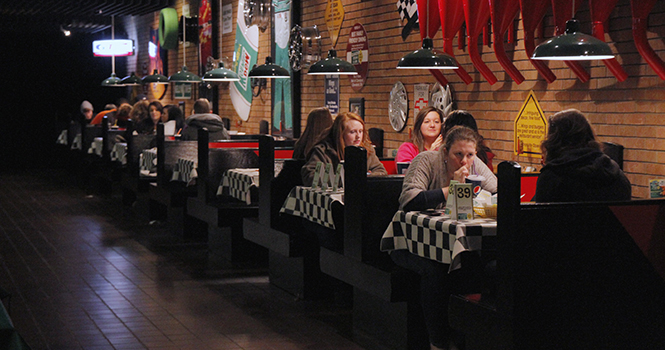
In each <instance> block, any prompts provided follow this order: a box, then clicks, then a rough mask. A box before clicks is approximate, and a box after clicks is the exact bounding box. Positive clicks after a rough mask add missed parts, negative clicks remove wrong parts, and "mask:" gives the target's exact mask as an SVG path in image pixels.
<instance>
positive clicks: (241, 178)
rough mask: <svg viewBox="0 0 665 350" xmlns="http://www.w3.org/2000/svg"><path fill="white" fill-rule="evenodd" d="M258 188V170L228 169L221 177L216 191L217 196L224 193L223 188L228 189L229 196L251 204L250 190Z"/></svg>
mask: <svg viewBox="0 0 665 350" xmlns="http://www.w3.org/2000/svg"><path fill="white" fill-rule="evenodd" d="M258 186H259V169H258V168H237V169H229V170H227V171H226V172H225V173H224V176H223V177H222V183H221V185H219V188H218V189H217V195H218V196H219V195H221V194H223V193H224V187H228V188H229V195H230V196H231V197H233V198H235V199H238V200H241V201H244V202H245V203H247V204H252V196H251V191H250V189H251V188H252V187H258Z"/></svg>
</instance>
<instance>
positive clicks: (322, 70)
mask: <svg viewBox="0 0 665 350" xmlns="http://www.w3.org/2000/svg"><path fill="white" fill-rule="evenodd" d="M342 11H343V9H342ZM342 18H344V15H343V14H342ZM339 26H340V27H341V26H342V21H341V20H340V23H339ZM328 33H330V29H329V30H328ZM337 34H339V32H338V33H337ZM338 37H339V36H336V37H335V38H334V39H333V38H332V36H331V39H332V48H331V49H330V50H329V51H328V57H326V58H325V59H322V60H320V61H318V62H316V63H314V64H313V65H311V66H310V67H309V71H308V72H307V74H309V75H356V74H358V71H357V70H356V67H354V66H353V65H352V64H351V63H349V62H348V61H345V60H343V59H339V58H337V51H335V45H337V38H338Z"/></svg>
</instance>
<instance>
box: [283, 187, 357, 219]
mask: <svg viewBox="0 0 665 350" xmlns="http://www.w3.org/2000/svg"><path fill="white" fill-rule="evenodd" d="M343 194H344V192H343V191H338V192H332V191H323V190H320V189H312V188H311V187H302V186H296V187H294V188H293V189H292V190H291V193H289V196H288V197H287V198H286V201H284V205H282V209H280V211H279V212H280V213H285V214H290V215H295V216H300V217H303V218H305V219H307V220H309V221H311V222H314V223H316V224H319V225H322V226H325V227H328V228H331V229H335V223H334V222H333V216H332V204H333V202H340V203H342V204H344V201H343V198H342V195H343Z"/></svg>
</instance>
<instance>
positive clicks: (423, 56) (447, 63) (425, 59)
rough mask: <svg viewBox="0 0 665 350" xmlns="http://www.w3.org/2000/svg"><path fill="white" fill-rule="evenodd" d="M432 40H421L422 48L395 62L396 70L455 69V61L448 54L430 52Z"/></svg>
mask: <svg viewBox="0 0 665 350" xmlns="http://www.w3.org/2000/svg"><path fill="white" fill-rule="evenodd" d="M433 47H434V45H433V42H432V39H430V38H425V39H423V47H422V48H421V49H418V50H416V51H413V52H411V53H408V54H406V55H404V57H402V58H400V60H399V62H397V69H457V68H459V66H458V65H457V61H455V59H454V58H453V57H452V56H450V55H448V54H437V53H436V52H434V51H433V50H432V48H433Z"/></svg>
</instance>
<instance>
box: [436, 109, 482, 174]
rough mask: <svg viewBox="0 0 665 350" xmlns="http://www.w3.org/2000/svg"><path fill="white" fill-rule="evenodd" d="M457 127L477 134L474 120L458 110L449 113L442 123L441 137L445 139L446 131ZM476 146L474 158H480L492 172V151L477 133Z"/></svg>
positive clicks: (476, 125)
mask: <svg viewBox="0 0 665 350" xmlns="http://www.w3.org/2000/svg"><path fill="white" fill-rule="evenodd" d="M457 125H462V126H466V127H467V128H471V130H473V131H475V132H476V133H478V124H476V118H474V117H473V115H471V113H469V112H467V111H464V110H459V109H458V110H455V111H452V112H450V113H449V114H448V116H447V117H446V120H445V121H444V122H443V130H442V132H441V133H442V134H443V137H444V138H445V136H446V134H447V133H448V131H450V129H452V128H454V127H455V126H457ZM477 145H478V146H477V149H476V152H477V153H476V157H478V158H480V160H482V161H483V163H485V164H486V165H487V167H488V168H490V170H492V171H494V167H493V166H492V159H493V158H494V153H492V150H491V149H490V148H489V147H487V145H485V139H484V138H483V137H482V136H481V135H480V134H479V133H478V142H477Z"/></svg>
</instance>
